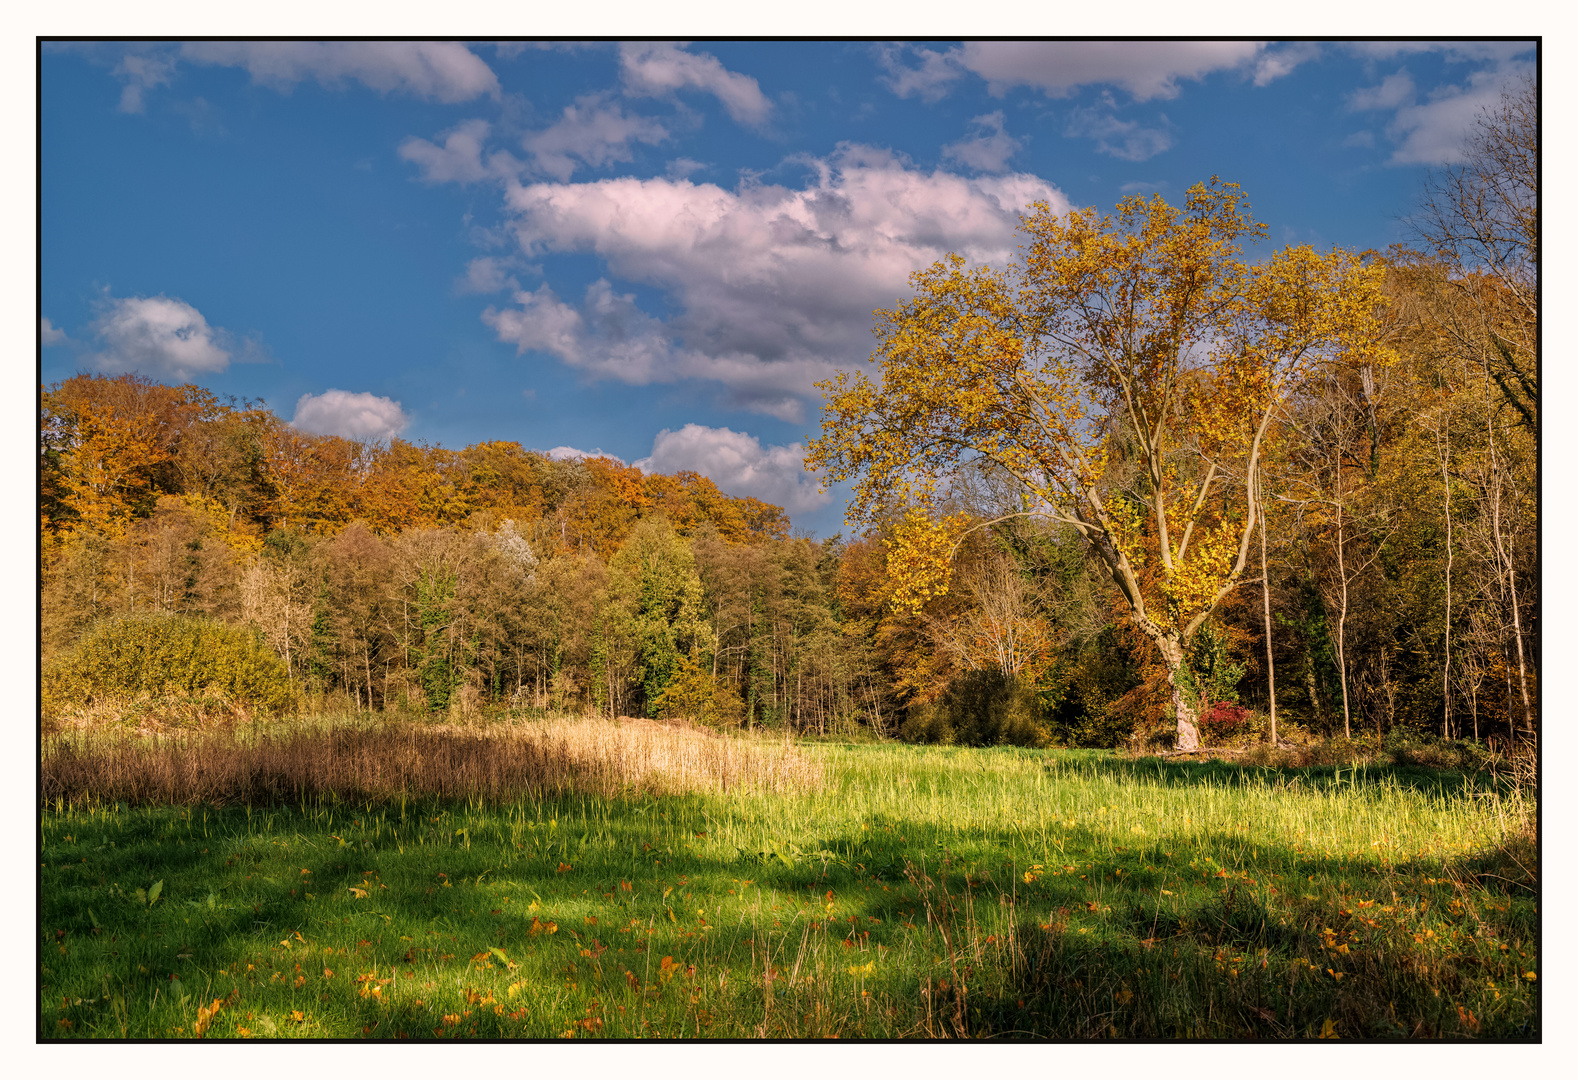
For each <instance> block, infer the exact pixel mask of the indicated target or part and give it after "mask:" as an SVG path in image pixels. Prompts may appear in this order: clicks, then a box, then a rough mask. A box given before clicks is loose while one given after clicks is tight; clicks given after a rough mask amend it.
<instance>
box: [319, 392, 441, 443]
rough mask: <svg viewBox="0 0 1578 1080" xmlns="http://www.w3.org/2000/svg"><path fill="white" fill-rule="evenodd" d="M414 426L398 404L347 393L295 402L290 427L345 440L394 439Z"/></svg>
mask: <svg viewBox="0 0 1578 1080" xmlns="http://www.w3.org/2000/svg"><path fill="white" fill-rule="evenodd" d="M410 423H411V418H410V417H409V416H407V415H406V414H405V410H404V409H402V408H401V407H400V403H399V402H398V401H392V400H390V399H389V398H386V397H375V396H374V395H372V394H367V393H361V394H353V393H351V392H350V391H348V390H325V391H324V392H323V393H321V394H303V395H301V397H300V398H298V399H297V401H296V415H295V416H294V417H292V418H291V421H290V424H291V427H293V428H296V429H297V430H298V431H305V432H308V433H309V434H312V435H338V436H340V437H341V438H345V439H370V440H374V441H382V440H388V439H393V438H394V437H395V436H396V435H399V434H400V432H402V431H404V430H405V429H406V427H407V425H409V424H410Z"/></svg>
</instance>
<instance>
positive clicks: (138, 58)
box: [40, 41, 1534, 536]
mask: <svg viewBox="0 0 1578 1080" xmlns="http://www.w3.org/2000/svg"><path fill="white" fill-rule="evenodd" d="M1533 63H1534V50H1533V47H1532V46H1531V45H1528V44H1523V45H1520V44H1518V43H1484V44H1475V43H1467V42H1457V43H1448V44H1429V43H1406V44H1390V43H1381V42H1368V43H1363V44H1354V45H1348V44H1343V43H1337V42H1322V43H1319V44H1303V43H1276V42H1273V43H1260V42H1220V43H1213V42H1173V43H1168V42H1160V43H1146V42H1127V43H1111V44H1108V43H1090V42H1085V43H993V42H970V43H964V44H961V43H959V42H946V41H943V42H925V43H889V44H878V43H868V42H861V43H783V42H780V43H750V42H744V43H742V42H728V41H706V42H693V43H690V44H688V45H675V44H668V43H654V42H642V43H635V44H619V43H597V44H590V45H573V46H572V45H553V46H549V47H536V46H532V45H525V44H518V43H512V44H504V45H497V44H491V43H489V44H484V43H470V44H460V43H454V42H450V43H440V44H423V43H410V42H407V43H397V44H380V43H332V44H318V43H241V44H232V43H224V42H203V43H196V44H186V45H182V44H155V43H146V42H139V43H135V44H130V45H114V44H91V45H82V44H69V45H66V44H63V45H49V46H46V47H45V49H44V52H43V58H42V72H41V116H42V143H41V145H42V161H41V204H42V220H41V230H42V231H41V235H42V252H43V260H42V277H41V280H40V298H41V312H42V315H43V317H44V319H45V320H47V321H46V323H45V324H44V326H43V336H44V340H45V348H44V350H43V354H42V360H41V367H42V378H43V381H44V382H45V383H52V382H55V381H57V380H59V379H62V378H66V377H69V376H71V375H72V374H75V373H76V372H78V371H103V372H119V371H127V370H137V371H140V372H142V373H143V374H145V375H148V376H150V377H152V378H156V379H161V380H165V381H172V382H181V381H193V382H198V383H201V384H203V385H206V386H209V387H211V388H212V389H214V390H215V391H217V392H219V393H222V394H235V395H237V396H245V397H261V398H263V399H264V400H266V401H267V403H268V404H269V406H270V407H271V408H273V409H274V411H275V412H276V413H277V414H279V415H280V416H281V417H283V418H285V419H287V420H293V421H294V422H295V423H296V424H297V426H299V427H302V428H303V429H305V430H310V431H323V432H334V433H338V434H346V435H353V436H364V437H380V436H387V435H391V434H398V435H399V436H400V437H402V438H406V439H412V440H416V441H428V442H433V443H438V444H442V445H445V446H451V447H461V446H464V445H467V444H469V443H473V442H476V441H479V440H482V439H511V440H516V441H519V442H520V443H521V444H522V445H524V446H526V447H528V448H533V449H539V450H544V451H553V452H555V453H557V454H561V455H563V454H569V453H573V452H594V451H600V452H604V453H608V454H612V455H614V456H617V457H619V458H621V459H622V460H624V461H626V462H635V463H641V464H643V467H647V468H655V469H658V470H661V471H665V472H668V471H673V470H675V469H681V468H690V469H696V470H697V471H699V472H702V473H705V474H707V475H709V476H711V477H712V478H713V479H714V480H715V481H716V482H717V483H718V485H719V486H720V487H721V488H722V489H723V490H724V491H727V492H730V493H731V494H737V495H755V496H757V497H759V498H764V499H768V500H770V501H773V502H776V503H779V504H781V505H784V506H786V507H787V508H788V509H789V510H790V512H791V514H792V516H793V519H794V523H795V526H796V528H797V529H802V530H806V531H809V532H813V533H815V534H817V535H821V536H827V535H830V534H832V533H833V532H836V531H838V530H839V529H840V528H842V527H843V526H842V522H841V517H842V512H843V493H842V492H841V491H836V490H835V491H834V492H832V493H826V494H824V493H820V492H819V491H818V489H817V482H816V479H815V478H814V477H808V476H806V475H805V474H804V473H803V471H802V470H801V468H800V457H801V452H802V449H803V445H804V443H805V441H806V439H807V438H808V437H809V436H811V435H814V434H815V433H816V431H817V427H818V405H819V402H820V395H819V393H818V392H817V391H816V389H815V388H814V386H813V384H814V383H815V381H817V380H818V379H821V378H825V377H826V376H827V375H828V374H830V373H831V372H832V371H835V370H838V369H841V368H846V369H847V368H852V367H854V366H855V365H857V364H859V363H860V362H861V361H862V360H864V359H865V357H866V356H867V355H868V354H869V352H870V349H871V342H872V339H871V336H870V327H871V311H872V309H873V308H875V307H879V306H887V305H891V304H892V303H893V302H894V301H895V300H896V299H898V298H899V297H901V296H903V295H904V294H905V290H906V284H905V283H906V280H907V277H908V275H909V274H910V273H911V272H912V271H914V270H916V269H919V268H921V267H924V266H926V265H929V264H930V263H931V262H932V261H933V260H935V259H937V258H939V257H941V256H942V255H943V254H945V253H946V252H949V251H959V252H962V253H964V254H966V255H968V256H969V257H971V258H973V259H978V260H983V261H989V262H995V263H1001V262H1002V261H1004V260H1005V259H1006V258H1007V257H1008V255H1009V254H1010V253H1011V252H1012V250H1013V245H1014V233H1013V230H1014V224H1015V220H1016V214H1017V211H1018V210H1019V208H1020V207H1022V206H1024V205H1026V204H1027V203H1028V202H1029V201H1031V200H1034V199H1044V200H1047V201H1048V202H1050V203H1051V204H1052V205H1053V206H1055V207H1059V208H1063V207H1071V206H1091V205H1094V206H1097V207H1100V208H1104V209H1110V208H1111V207H1112V205H1113V204H1114V203H1115V202H1116V201H1117V200H1118V199H1120V198H1122V197H1123V196H1124V195H1126V194H1128V193H1130V192H1134V191H1139V192H1142V193H1145V194H1150V193H1152V192H1160V193H1161V194H1162V195H1164V196H1167V197H1169V198H1172V199H1177V198H1179V197H1181V195H1182V194H1183V192H1184V191H1185V190H1186V189H1187V188H1188V187H1189V186H1190V185H1191V184H1193V183H1195V182H1198V181H1200V180H1204V179H1206V178H1208V177H1209V176H1211V175H1213V174H1216V175H1219V176H1221V177H1222V178H1223V179H1224V180H1230V181H1233V182H1236V183H1239V184H1241V185H1242V186H1243V187H1244V189H1245V190H1246V192H1247V193H1248V195H1249V198H1250V200H1251V202H1252V204H1253V209H1254V213H1255V215H1256V217H1257V218H1259V219H1260V220H1262V221H1264V222H1266V223H1267V224H1268V226H1269V230H1268V231H1269V236H1268V239H1267V241H1266V249H1267V250H1269V248H1270V247H1271V246H1273V245H1274V246H1281V245H1284V244H1288V243H1311V244H1315V245H1317V246H1320V247H1331V246H1342V247H1347V248H1354V249H1364V248H1384V247H1385V246H1386V245H1388V244H1390V243H1393V242H1396V241H1406V240H1407V239H1408V238H1409V234H1408V229H1407V225H1406V220H1405V219H1406V216H1407V214H1408V213H1409V212H1410V210H1411V209H1412V207H1413V205H1414V200H1415V198H1416V195H1417V193H1418V191H1419V189H1420V184H1421V182H1422V180H1423V179H1424V177H1425V174H1426V172H1427V170H1428V169H1430V168H1433V167H1440V166H1445V165H1450V164H1452V163H1453V161H1455V160H1456V158H1457V155H1458V153H1459V152H1460V147H1461V145H1462V140H1463V137H1464V135H1465V134H1466V133H1467V132H1468V130H1469V129H1470V127H1471V126H1472V123H1473V121H1474V118H1475V117H1476V115H1477V114H1478V111H1479V110H1480V109H1481V108H1482V107H1484V106H1485V105H1488V104H1490V103H1492V102H1493V101H1494V100H1495V99H1496V97H1497V96H1498V94H1499V92H1500V88H1501V86H1502V85H1504V83H1505V82H1506V81H1507V80H1509V79H1513V78H1517V77H1519V76H1521V75H1524V74H1527V73H1529V72H1531V71H1532V66H1533Z"/></svg>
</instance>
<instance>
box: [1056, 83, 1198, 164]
mask: <svg viewBox="0 0 1578 1080" xmlns="http://www.w3.org/2000/svg"><path fill="white" fill-rule="evenodd" d="M1104 96H1105V97H1106V101H1105V102H1104V105H1105V108H1088V109H1075V110H1073V111H1072V112H1070V113H1069V118H1068V123H1067V124H1066V125H1064V128H1063V134H1065V135H1068V136H1080V135H1083V136H1085V137H1086V138H1090V139H1095V140H1096V149H1097V150H1099V151H1100V152H1101V153H1103V154H1111V155H1112V156H1113V157H1115V158H1122V159H1123V160H1124V161H1144V160H1146V159H1147V158H1153V157H1155V156H1156V155H1157V154H1160V153H1161V152H1162V151H1164V150H1167V149H1169V148H1170V147H1171V146H1172V144H1173V137H1172V134H1171V133H1170V132H1168V131H1166V130H1165V129H1163V128H1148V127H1144V126H1143V125H1141V124H1140V123H1139V122H1138V121H1136V120H1119V119H1118V118H1117V117H1116V116H1114V115H1113V114H1112V113H1111V112H1110V111H1108V110H1110V109H1111V108H1112V105H1113V101H1112V99H1111V96H1110V95H1104ZM1166 119H1167V118H1166V117H1165V116H1164V117H1162V121H1163V122H1164V123H1165V122H1166Z"/></svg>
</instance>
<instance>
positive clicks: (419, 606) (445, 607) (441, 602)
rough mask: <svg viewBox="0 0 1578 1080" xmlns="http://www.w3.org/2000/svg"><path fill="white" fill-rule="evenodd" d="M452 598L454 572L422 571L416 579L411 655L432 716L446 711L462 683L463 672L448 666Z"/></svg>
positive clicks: (452, 649) (449, 663)
mask: <svg viewBox="0 0 1578 1080" xmlns="http://www.w3.org/2000/svg"><path fill="white" fill-rule="evenodd" d="M454 598H455V574H454V571H452V570H449V569H447V568H445V569H434V570H427V569H424V570H423V571H422V572H421V573H420V574H419V575H418V576H417V579H416V617H417V628H418V631H419V632H420V634H421V636H420V637H419V638H418V639H417V640H416V642H415V644H414V646H413V648H412V650H411V655H412V659H413V660H414V665H413V666H414V667H415V669H416V677H417V681H418V682H419V683H420V684H421V686H422V691H423V693H424V694H425V696H426V698H427V707H428V709H429V710H431V711H433V712H441V711H443V710H444V709H447V708H449V701H450V696H451V695H452V694H453V693H454V692H455V690H456V688H458V687H459V686H460V685H461V683H462V682H464V681H465V674H464V669H463V668H462V667H460V666H459V665H455V664H453V663H451V655H452V653H453V652H454V648H453V644H452V643H451V641H450V633H449V631H450V623H451V622H452V619H451V616H450V614H449V605H450V602H451V601H453V600H454Z"/></svg>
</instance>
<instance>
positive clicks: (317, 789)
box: [41, 718, 822, 805]
mask: <svg viewBox="0 0 1578 1080" xmlns="http://www.w3.org/2000/svg"><path fill="white" fill-rule="evenodd" d="M41 769H42V775H43V783H42V785H41V792H42V797H43V800H44V803H45V805H55V804H57V802H64V803H66V804H79V803H83V802H93V801H106V802H126V803H129V804H144V805H148V804H154V805H187V804H196V803H211V804H215V805H223V804H227V803H246V804H253V805H258V804H271V803H277V802H282V801H296V800H303V799H316V798H323V797H333V798H338V799H342V800H346V801H364V802H389V801H391V800H393V801H399V800H401V799H445V800H450V799H476V800H481V801H483V802H488V803H498V802H508V801H513V800H515V799H518V798H520V797H521V796H523V795H533V794H554V793H562V792H569V791H576V792H588V793H596V794H600V795H619V794H624V793H649V794H676V793H682V792H727V791H732V790H738V789H750V790H765V791H774V792H782V791H789V790H802V789H814V788H817V787H820V786H821V784H822V769H821V766H820V765H817V764H816V763H814V762H812V761H811V760H809V759H808V758H806V757H805V756H804V755H803V754H802V753H800V752H799V751H798V750H797V749H796V748H794V747H793V746H792V745H789V744H787V743H778V742H767V741H762V740H754V739H744V738H723V737H720V736H718V735H716V734H713V733H711V732H707V731H703V730H698V729H696V728H691V727H687V726H679V725H664V724H656V723H652V722H651V721H645V720H626V721H624V722H613V721H609V720H602V719H587V718H579V719H570V718H565V719H559V720H547V721H538V722H533V723H519V724H511V725H501V726H497V727H493V728H486V729H481V730H477V729H463V728H434V727H429V726H420V725H417V724H410V723H403V724H401V723H396V724H386V725H382V726H379V727H376V728H372V727H326V726H308V725H300V726H295V727H292V728H288V729H286V730H284V731H283V732H282V733H277V734H273V733H267V732H265V733H264V734H261V735H258V736H256V737H253V736H252V735H251V734H249V732H248V731H247V730H246V729H244V728H232V729H229V730H223V731H210V732H206V733H200V734H193V735H185V736H182V735H174V736H171V735H152V736H140V735H135V734H129V733H125V732H107V733H104V732H100V733H93V732H78V733H73V734H69V735H61V736H56V737H53V738H49V739H47V740H46V741H45V743H44V746H43V754H42V762H41Z"/></svg>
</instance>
